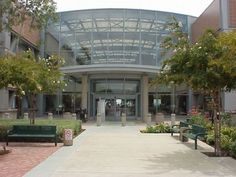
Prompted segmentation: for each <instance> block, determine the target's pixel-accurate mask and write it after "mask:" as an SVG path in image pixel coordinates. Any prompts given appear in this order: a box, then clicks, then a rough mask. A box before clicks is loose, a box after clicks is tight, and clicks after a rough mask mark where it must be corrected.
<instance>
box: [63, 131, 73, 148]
mask: <svg viewBox="0 0 236 177" xmlns="http://www.w3.org/2000/svg"><path fill="white" fill-rule="evenodd" d="M72 145H73V130H72V129H65V130H64V146H72Z"/></svg>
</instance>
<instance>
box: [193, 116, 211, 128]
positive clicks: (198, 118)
mask: <svg viewBox="0 0 236 177" xmlns="http://www.w3.org/2000/svg"><path fill="white" fill-rule="evenodd" d="M189 123H190V124H196V125H200V126H202V127H205V128H207V126H208V124H209V122H208V121H207V120H206V119H205V117H204V116H203V115H201V114H197V115H192V116H191V118H190V120H189Z"/></svg>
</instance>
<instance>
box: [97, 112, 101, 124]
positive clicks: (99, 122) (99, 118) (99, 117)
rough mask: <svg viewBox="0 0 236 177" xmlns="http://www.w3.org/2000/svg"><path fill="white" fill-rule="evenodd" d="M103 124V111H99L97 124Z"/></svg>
mask: <svg viewBox="0 0 236 177" xmlns="http://www.w3.org/2000/svg"><path fill="white" fill-rule="evenodd" d="M101 124H102V117H101V113H97V126H101Z"/></svg>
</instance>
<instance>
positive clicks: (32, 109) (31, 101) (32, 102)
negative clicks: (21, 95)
mask: <svg viewBox="0 0 236 177" xmlns="http://www.w3.org/2000/svg"><path fill="white" fill-rule="evenodd" d="M27 100H28V105H29V108H28V110H29V119H30V124H35V117H36V110H37V106H36V94H34V93H29V94H28V95H27Z"/></svg>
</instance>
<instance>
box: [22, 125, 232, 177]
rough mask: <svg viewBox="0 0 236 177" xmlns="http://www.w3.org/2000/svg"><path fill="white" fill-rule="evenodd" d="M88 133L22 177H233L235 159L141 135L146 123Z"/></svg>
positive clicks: (163, 137) (168, 138) (105, 127)
mask: <svg viewBox="0 0 236 177" xmlns="http://www.w3.org/2000/svg"><path fill="white" fill-rule="evenodd" d="M84 127H85V128H86V131H84V132H83V133H82V134H81V135H79V136H78V137H77V138H75V139H74V145H73V146H68V147H66V146H64V147H62V148H61V149H59V150H58V151H57V152H55V153H54V154H53V155H51V156H50V157H49V158H48V159H47V160H45V161H44V162H43V163H41V164H39V165H38V166H37V167H35V168H34V169H32V170H31V171H29V172H28V173H27V174H26V175H25V176H24V177H154V176H155V177H156V176H158V177H169V176H170V177H173V176H175V177H183V176H186V177H213V176H214V177H222V176H224V177H234V176H235V177H236V168H235V167H236V160H234V159H232V158H230V157H220V158H216V157H208V156H206V155H204V154H202V153H201V152H200V151H212V148H211V147H209V146H207V145H206V144H204V143H201V142H200V143H199V150H194V144H193V141H190V142H188V143H182V142H179V141H178V138H177V137H171V136H170V134H142V133H140V132H139V130H140V129H144V128H145V124H136V123H128V126H125V127H122V126H121V125H120V124H118V123H106V124H105V125H103V126H101V127H97V126H96V124H89V125H85V126H84Z"/></svg>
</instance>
